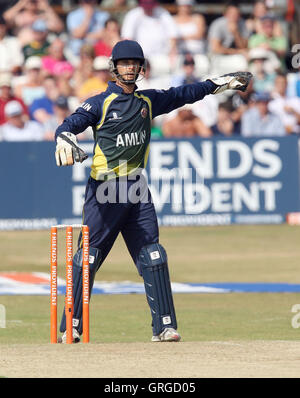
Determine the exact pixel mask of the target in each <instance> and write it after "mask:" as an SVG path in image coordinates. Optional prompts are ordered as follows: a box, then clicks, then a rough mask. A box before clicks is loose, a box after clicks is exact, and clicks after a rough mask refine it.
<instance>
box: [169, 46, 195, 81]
mask: <svg viewBox="0 0 300 398" xmlns="http://www.w3.org/2000/svg"><path fill="white" fill-rule="evenodd" d="M197 82H199V78H198V77H196V76H195V60H194V58H193V56H192V55H191V54H186V55H185V56H184V58H183V63H182V74H181V75H180V76H174V77H173V79H172V80H171V86H173V87H177V86H181V85H183V84H190V83H197Z"/></svg>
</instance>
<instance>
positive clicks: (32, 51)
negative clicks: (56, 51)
mask: <svg viewBox="0 0 300 398" xmlns="http://www.w3.org/2000/svg"><path fill="white" fill-rule="evenodd" d="M32 33H33V40H32V41H31V42H30V43H28V44H26V45H25V46H24V47H23V49H22V51H23V55H24V58H25V59H27V58H29V57H32V56H38V57H42V56H43V55H46V54H47V53H48V47H49V45H50V43H49V42H48V40H47V36H48V28H47V25H46V23H45V22H44V21H43V20H42V19H37V20H36V21H35V22H34V23H33V24H32Z"/></svg>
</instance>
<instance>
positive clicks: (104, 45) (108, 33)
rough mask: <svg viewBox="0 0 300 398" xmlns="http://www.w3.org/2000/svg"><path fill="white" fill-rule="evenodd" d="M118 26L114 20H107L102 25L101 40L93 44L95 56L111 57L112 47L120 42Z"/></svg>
mask: <svg viewBox="0 0 300 398" xmlns="http://www.w3.org/2000/svg"><path fill="white" fill-rule="evenodd" d="M120 40H121V38H120V25H119V22H118V21H117V20H116V19H115V18H109V19H107V21H106V22H105V24H104V29H103V34H102V39H100V40H99V41H97V43H96V44H95V47H94V48H95V55H96V56H99V55H104V56H105V57H110V56H111V51H112V48H113V46H114V45H115V44H116V43H117V42H118V41H120Z"/></svg>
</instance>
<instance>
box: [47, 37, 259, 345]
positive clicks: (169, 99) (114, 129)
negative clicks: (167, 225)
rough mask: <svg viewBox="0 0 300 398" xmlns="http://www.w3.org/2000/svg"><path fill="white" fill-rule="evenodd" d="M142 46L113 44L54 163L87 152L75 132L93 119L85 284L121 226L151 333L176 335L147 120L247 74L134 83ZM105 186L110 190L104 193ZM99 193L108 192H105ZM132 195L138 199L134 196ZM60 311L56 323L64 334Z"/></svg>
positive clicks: (77, 299) (77, 293) (77, 264)
mask: <svg viewBox="0 0 300 398" xmlns="http://www.w3.org/2000/svg"><path fill="white" fill-rule="evenodd" d="M145 69H146V63H145V58H144V54H143V50H142V48H141V46H140V45H139V44H138V43H137V42H135V41H131V40H123V41H119V42H118V43H117V44H116V45H115V46H114V48H113V50H112V56H111V59H110V71H111V73H112V75H113V77H114V79H115V81H110V82H109V84H108V88H107V90H106V91H105V92H104V93H101V94H99V95H96V96H94V97H91V98H89V99H88V100H86V101H85V102H84V103H83V104H82V105H81V106H80V107H79V108H78V109H77V110H76V112H75V113H73V114H72V115H71V116H69V117H67V118H66V119H65V120H64V122H63V123H62V124H61V125H60V126H59V127H58V128H57V131H56V143H57V145H56V153H55V157H56V163H57V165H58V166H70V165H73V164H74V162H82V161H83V160H85V159H86V157H87V156H86V154H85V153H84V152H83V151H82V150H81V149H80V148H79V147H78V145H77V140H76V135H77V134H79V133H81V132H82V131H84V130H85V129H86V128H87V127H88V126H91V127H92V128H93V131H94V139H95V145H94V154H93V162H92V167H91V174H90V177H89V180H88V182H87V186H86V192H85V202H84V207H83V222H82V223H83V224H86V225H88V226H89V228H90V288H92V286H93V282H94V278H95V274H96V272H97V271H98V269H99V268H100V266H101V264H102V263H103V261H104V260H105V258H106V256H107V255H108V253H109V252H110V250H111V248H112V246H113V244H114V242H115V240H116V238H117V236H118V234H119V233H120V232H121V233H122V235H123V238H124V240H125V243H126V245H127V248H128V250H129V253H130V255H131V257H132V259H133V261H134V263H135V265H136V267H137V270H138V272H139V274H140V275H141V277H142V278H143V280H144V285H145V291H146V296H147V301H148V304H149V307H150V311H151V316H152V329H153V337H152V341H179V340H180V338H181V337H180V334H179V333H178V331H177V321H176V315H175V309H174V304H173V296H172V290H171V284H170V278H169V271H168V259H167V254H166V251H165V249H164V248H163V246H162V245H161V244H160V242H159V231H158V224H157V217H156V213H155V209H154V205H153V203H152V200H151V194H150V191H149V188H148V186H147V184H145V179H143V176H142V174H141V171H142V170H143V169H144V168H145V166H146V162H147V157H148V152H149V143H150V135H151V120H152V119H153V118H155V117H156V116H158V115H161V114H164V113H168V112H171V111H172V110H174V109H176V108H179V107H181V106H183V105H185V104H187V103H188V104H191V103H194V102H196V101H199V100H201V99H202V98H204V97H205V96H206V95H208V94H217V93H220V92H222V91H224V90H227V89H233V90H242V91H244V90H246V88H247V86H248V84H249V81H250V79H251V74H250V73H247V72H236V73H231V74H227V75H224V76H221V77H218V78H213V79H209V80H206V81H204V82H201V83H195V84H188V85H183V86H180V87H176V88H170V89H169V90H142V91H139V90H137V86H136V81H137V79H138V78H139V77H141V76H142V75H143V74H144V73H145ZM108 192H109V193H108ZM103 198H104V199H105V198H106V199H107V200H103ZM136 198H138V200H136ZM81 267H82V243H81V236H79V242H78V250H77V252H76V254H75V256H74V260H73V275H74V276H73V278H74V279H73V289H74V318H73V339H74V341H75V342H77V341H79V340H80V335H81V333H82V320H81V318H82V301H81V300H82V282H81V281H82V279H81V278H82V276H81ZM65 329H66V324H65V314H64V312H63V316H62V321H61V326H60V331H61V332H62V333H64V334H63V335H62V342H65V340H66V336H65V335H66V333H65Z"/></svg>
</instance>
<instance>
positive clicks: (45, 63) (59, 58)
mask: <svg viewBox="0 0 300 398" xmlns="http://www.w3.org/2000/svg"><path fill="white" fill-rule="evenodd" d="M64 48H65V43H64V42H63V41H62V40H61V39H59V38H58V37H57V38H56V39H54V40H53V41H52V43H51V44H50V46H49V47H48V55H45V56H43V57H42V69H43V70H44V71H45V72H46V74H50V75H55V76H59V75H61V74H63V73H70V74H73V69H74V68H73V66H72V65H71V63H70V62H68V61H67V60H66V57H65V55H64Z"/></svg>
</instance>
